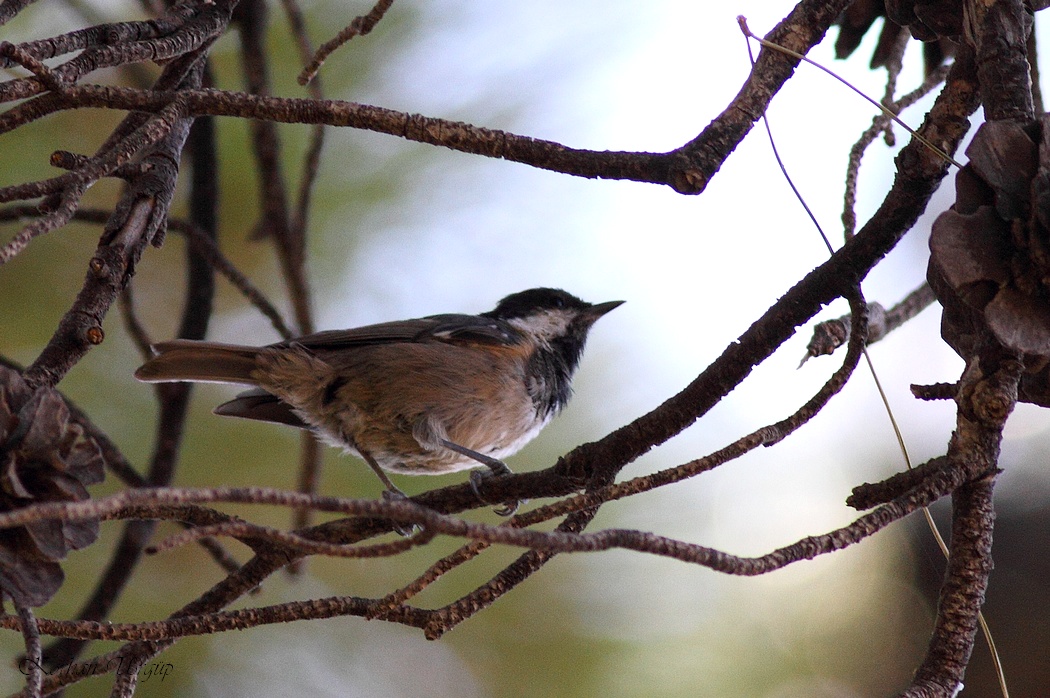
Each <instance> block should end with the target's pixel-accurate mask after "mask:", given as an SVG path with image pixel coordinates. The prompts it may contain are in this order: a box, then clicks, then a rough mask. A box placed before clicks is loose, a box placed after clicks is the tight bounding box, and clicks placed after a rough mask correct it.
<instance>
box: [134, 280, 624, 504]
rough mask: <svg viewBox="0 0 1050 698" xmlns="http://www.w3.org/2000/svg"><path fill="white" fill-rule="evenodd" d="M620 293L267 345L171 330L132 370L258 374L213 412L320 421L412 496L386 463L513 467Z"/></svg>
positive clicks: (157, 377) (397, 467)
mask: <svg viewBox="0 0 1050 698" xmlns="http://www.w3.org/2000/svg"><path fill="white" fill-rule="evenodd" d="M621 303H623V301H609V302H607V303H599V304H597V305H592V304H590V303H586V302H584V301H582V300H580V299H579V298H577V297H575V296H573V295H572V294H569V293H566V292H565V291H562V290H559V289H551V288H534V289H531V290H528V291H522V292H520V293H515V294H512V295H510V296H507V297H506V298H504V299H503V300H501V301H500V302H499V304H498V305H497V306H496V308H495V310H492V311H490V312H487V313H482V314H480V315H455V314H449V315H432V316H429V317H424V318H420V319H417V320H401V321H396V322H385V323H380V324H377V325H368V326H365V327H358V328H356V329H349V330H329V331H326V332H318V333H316V334H311V335H307V336H304V337H299V338H297V339H293V340H289V341H286V342H279V343H277V344H270V345H268V346H264V347H249V346H238V345H233V344H219V343H216V342H201V341H192V340H174V341H170V342H161V343H159V344H156V345H154V346H153V350H154V351H155V352H156V356H154V357H153V358H152V359H150V360H149V361H147V362H146V363H145V364H143V365H142V366H141V367H140V368H139V369H138V370H137V371H136V372H135V377H136V378H138V379H139V380H142V381H147V382H150V383H163V382H176V381H193V382H206V383H237V384H242V385H250V386H253V388H252V389H251V390H249V391H247V392H245V393H241V394H240V395H238V396H237V397H236V398H234V399H233V400H230V401H229V402H226V403H224V404H222V405H219V406H218V407H217V408H216V409H215V412H216V414H221V415H233V416H236V417H245V418H247V419H257V420H261V421H264V422H276V423H280V424H290V425H292V426H295V427H300V428H304V429H313V430H314V431H315V432H316V433H317V434H318V435H320V437H321V438H322V439H324V440H325V441H327V442H328V443H330V444H333V445H335V446H341V447H343V448H346V449H347V450H349V451H351V452H352V453H355V454H357V455H359V456H360V457H361V458H363V459H364V460H365V462H367V463H368V465H369V466H371V468H372V470H374V471H375V472H376V474H377V475H378V476H379V478H380V479H381V480H382V481H383V484H384V485H385V486H386V488H387V491H388V493H390V494H392V495H397V496H404V495H402V494H401V491H400V490H399V489H398V488H397V487H395V486H394V484H393V483H392V482H391V481H390V479H389V478H388V477H387V475H386V474H385V472H384V471H389V472H394V473H405V474H411V475H421V474H439V473H446V472H452V471H456V470H463V469H465V468H470V467H471V466H474V465H476V464H479V463H480V464H483V465H485V466H487V467H488V468H489V469H490V470H491V471H492V473H493V474H496V475H502V474H507V473H509V472H510V469H509V468H508V467H507V466H506V465H505V464H504V463H503V462H502V461H501V460H499V459H501V458H504V457H506V456H509V455H511V454H513V453H516V452H517V451H519V450H520V449H521V448H522V447H523V446H524V445H525V444H526V443H528V442H529V441H531V440H532V439H533V438H534V437H535V436H536V435H537V434H538V433H539V432H540V430H541V429H542V428H543V427H544V426H545V425H546V424H547V423H548V422H549V421H550V420H551V418H552V417H553V416H554V415H555V414H557V413H558V412H559V411H560V410H561V409H562V408H563V407H564V406H565V404H566V402H567V401H568V399H569V396H570V394H571V393H572V376H573V373H574V372H575V370H576V367H577V365H578V364H579V361H580V355H581V354H582V352H583V346H584V343H585V342H586V340H587V333H588V332H589V331H590V329H591V327H592V325H593V324H594V322H595V321H596V320H597V319H598V318H600V317H601V316H603V315H605V314H606V313H608V312H609V311H610V310H612V309H613V308H616V307H617V306H619V305H620V304H621ZM472 483H473V484H474V487H475V491H476V490H477V486H476V481H475V480H473V479H472Z"/></svg>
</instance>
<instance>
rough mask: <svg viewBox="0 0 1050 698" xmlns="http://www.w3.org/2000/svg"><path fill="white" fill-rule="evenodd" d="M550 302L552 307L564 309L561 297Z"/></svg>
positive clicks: (563, 300) (563, 301) (556, 297)
mask: <svg viewBox="0 0 1050 698" xmlns="http://www.w3.org/2000/svg"><path fill="white" fill-rule="evenodd" d="M552 300H553V302H552V305H553V306H554V307H555V308H564V307H565V299H564V298H562V297H561V296H555V297H554V298H553V299H552Z"/></svg>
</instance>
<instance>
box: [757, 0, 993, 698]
mask: <svg viewBox="0 0 1050 698" xmlns="http://www.w3.org/2000/svg"><path fill="white" fill-rule="evenodd" d="M737 19H738V22H739V23H740V27H741V29H742V30H743V32H744V37H745V39H744V40H745V41H746V43H747V56H748V58H749V59H750V60H751V67H752V68H754V67H755V55H754V53H753V52H752V51H751V42H750V41H748V39H752V38H753V39H755V40H756V41H758V42H759V43H760V44H761V45H762V46H767V47H769V48H772V49H775V50H777V51H781V52H783V53H786V54H788V55H789V56H794V57H795V58H799V59H801V60H803V61H805V62H807V63H809V64H811V65H815V66H816V67H818V68H820V69H821V70H823V71H824V72H825V73H827V74H828V75H831V76H832V77H834V78H835V79H836V80H838V81H839V82H841V83H843V84H845V85H847V86H848V87H849V88H850V89H851V90H853V91H854V92H856V93H857V94H859V95H861V96H862V97H864V99H866V100H868V101H869V102H871V103H872V104H874V105H875V106H877V107H878V108H879V109H881V110H882V111H883V113H885V114H887V115H888V116H890V117H892V118H893V120H894V121H896V122H897V123H899V124H900V125H901V126H903V127H904V128H906V129H907V130H908V132H909V133H911V134H912V135H913V136H915V137H916V138H917V139H918V140H919V142H920V143H922V144H923V145H925V146H926V147H928V148H930V149H931V150H932V151H933V152H934V153H936V154H938V155H940V156H941V157H943V158H944V159H945V160H947V161H948V162H949V163H951V164H953V165H955V166H956V167H962V166H961V165H960V164H959V163H957V162H955V160H953V159H952V158H951V157H949V156H948V155H947V154H945V153H944V152H942V151H941V150H940V149H938V148H936V147H935V146H934V145H933V144H931V143H930V142H929V141H927V140H926V139H925V138H923V137H922V136H920V135H919V134H918V133H916V132H915V131H913V130H912V129H911V128H910V127H909V126H908V125H907V124H905V123H904V122H903V121H901V120H900V119H898V118H897V116H896V115H895V114H893V113H892V112H890V111H889V110H888V109H886V108H885V107H884V106H883V105H882V104H880V103H879V102H876V101H875V100H873V99H872V98H871V97H868V96H867V95H866V94H864V93H863V92H861V91H860V90H858V89H857V88H856V87H854V86H853V85H851V84H850V83H848V82H846V80H844V79H843V78H841V77H839V76H838V75H836V74H835V73H833V72H832V71H831V70H829V69H827V68H825V67H824V66H822V65H820V64H819V63H816V62H814V61H811V60H810V59H809V58H806V57H805V56H803V55H801V54H799V53H795V52H794V51H791V50H790V49H787V48H784V47H783V46H779V45H778V44H774V43H771V42H768V41H766V40H764V39H761V38H759V37H757V36H755V35H754V34H752V33H751V30H750V29H748V28H747V23H746V20H745V19H744V18H743V16H741V17H738V18H737ZM762 125H763V126H765V129H766V134H767V135H768V136H769V145H770V147H771V148H772V150H773V157H774V158H776V161H777V165H778V166H779V167H780V171H781V173H782V174H783V175H784V179H785V180H786V181H787V183H788V186H790V187H791V191H792V192H794V194H795V198H797V199H798V202H799V203H800V204H802V208H803V209H805V211H806V214H807V215H809V219H810V220H811V221H812V222H813V225H814V227H815V228H816V229H817V232H819V233H820V237H821V239H822V240H824V245H825V246H827V248H828V253H829V254H834V253H835V248H834V247H833V246H832V244H831V241H830V240H829V239H828V236H827V235H826V234H825V233H824V229H823V228H822V227H821V225H820V222H819V221H817V217H816V216H815V215H814V214H813V211H812V210H811V209H810V208H809V204H807V203H806V200H805V199H804V198H803V197H802V194H801V192H799V190H798V187H796V186H795V182H794V181H793V180H792V179H791V175H789V174H788V171H787V167H785V165H784V161H783V160H782V159H781V158H780V152H779V151H778V150H777V144H776V141H775V139H774V138H773V130H772V129H771V128H770V126H769V119H768V118H766V114H765V112H763V113H762ZM862 351H863V353H864V361H865V362H866V363H867V365H868V371H869V372H870V373H871V377H872V379H873V380H874V381H875V389H876V390H877V391H878V393H879V397H880V398H881V400H882V405H883V407H884V408H885V410H886V415H887V416H888V417H889V418H890V426H891V427H892V428H893V435H894V436H895V437H896V438H897V446H898V447H899V448H900V452H901V456H902V457H903V458H904V465H905V466H906V467H907V469H908V470H911V469H912V462H911V455H910V454H909V453H908V445H907V444H906V443H905V441H904V434H903V432H902V431H901V428H900V425H899V424H898V423H897V418H896V417H895V416H894V414H893V408H892V407H890V400H889V397H888V396H887V395H886V391H885V390H883V388H882V381H880V380H879V374H878V372H876V371H875V364H874V363H873V362H872V360H871V356H870V355H869V354H868V348H867V347H864V349H863V350H862ZM922 513H923V516H924V517H925V518H926V525H927V526H929V528H930V531H931V532H932V533H933V538H934V540H935V541H937V546H938V547H939V548H940V549H941V553H942V554H943V555H944V557H945V558H947V557H948V555H949V550H948V545H947V544H946V543H945V542H944V536H942V535H941V532H940V531H939V530H938V529H937V524H936V522H935V521H934V520H933V514H931V513H930V509H929V507H923V508H922ZM977 622H978V624H979V625H980V626H981V632H982V633H983V634H984V639H985V641H987V642H988V649H989V650H990V651H991V653H992V663H993V664H994V666H995V674H996V678H997V679H998V681H999V689H1000V690H1001V691H1002V694H1003V698H1010V691H1009V689H1007V687H1006V672H1005V670H1004V669H1003V665H1002V660H1001V659H1000V658H999V650H998V649H997V648H996V646H995V639H994V638H993V637H992V631H991V629H990V628H989V627H988V621H987V620H985V617H984V613H983V612H981V611H978V612H977Z"/></svg>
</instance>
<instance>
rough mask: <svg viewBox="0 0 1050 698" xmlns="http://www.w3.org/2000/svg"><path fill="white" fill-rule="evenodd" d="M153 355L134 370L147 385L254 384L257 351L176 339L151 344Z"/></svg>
mask: <svg viewBox="0 0 1050 698" xmlns="http://www.w3.org/2000/svg"><path fill="white" fill-rule="evenodd" d="M153 351H154V352H156V356H154V357H153V358H152V359H150V360H149V361H147V362H146V363H144V364H143V365H142V366H140V367H139V368H138V370H137V371H135V377H136V378H138V379H139V380H140V381H145V382H147V383H176V382H180V381H191V382H194V383H238V384H241V385H255V384H256V383H257V381H256V380H255V379H254V378H252V372H253V371H255V369H256V368H257V366H256V363H255V358H256V356H257V355H258V353H259V350H258V349H257V348H255V347H243V346H238V345H236V344H219V343H218V342H198V341H194V340H189V339H176V340H173V341H170V342H161V343H159V344H154V345H153Z"/></svg>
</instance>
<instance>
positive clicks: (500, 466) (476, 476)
mask: <svg viewBox="0 0 1050 698" xmlns="http://www.w3.org/2000/svg"><path fill="white" fill-rule="evenodd" d="M440 443H441V445H442V446H444V447H445V448H447V449H448V450H450V451H455V452H456V453H458V454H460V455H463V456H466V457H467V458H473V459H474V460H476V461H477V462H479V463H481V464H482V465H484V466H486V467H487V468H488V470H487V471H486V470H475V471H473V472H471V473H470V489H472V490H474V495H475V496H476V497H477V498H478V499H480V500H481V501H482V502H485V504H490V502H488V501H487V500H486V499H485V498H484V497H482V496H481V489H480V485H481V483H482V481H484V480H485V478H486V477H502V476H504V475H513V474H514V472H513V471H512V470H511V469H510V468H509V467H508V466H507V464H506V463H504V462H503V461H501V460H500V459H499V458H493V457H492V456H486V455H485V454H484V453H478V452H477V451H474V450H472V449H469V448H467V447H466V446H460V445H459V444H457V443H454V442H452V441H449V440H448V439H440ZM521 504H522V502H521V501H515V502H513V503H512V504H506V505H504V506H502V507H500V508H498V509H494V511H495V512H496V513H497V514H499V515H500V516H513V515H514V512H516V511H517V510H518V507H519V506H521Z"/></svg>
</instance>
